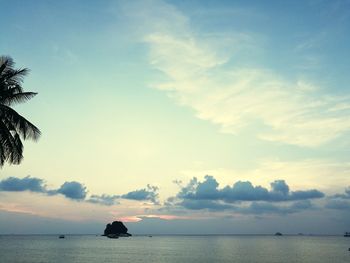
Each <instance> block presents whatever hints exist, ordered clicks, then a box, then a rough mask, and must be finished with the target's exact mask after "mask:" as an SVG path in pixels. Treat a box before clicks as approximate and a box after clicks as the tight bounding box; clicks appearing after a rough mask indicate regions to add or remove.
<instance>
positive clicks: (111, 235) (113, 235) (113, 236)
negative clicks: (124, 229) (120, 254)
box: [107, 234, 119, 239]
mask: <svg viewBox="0 0 350 263" xmlns="http://www.w3.org/2000/svg"><path fill="white" fill-rule="evenodd" d="M107 237H108V238H115V239H117V238H119V235H117V234H109V235H107Z"/></svg>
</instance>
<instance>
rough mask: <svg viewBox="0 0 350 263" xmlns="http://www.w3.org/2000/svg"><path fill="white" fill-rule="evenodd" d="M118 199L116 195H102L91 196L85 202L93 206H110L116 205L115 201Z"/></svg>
mask: <svg viewBox="0 0 350 263" xmlns="http://www.w3.org/2000/svg"><path fill="white" fill-rule="evenodd" d="M118 198H119V196H118V195H106V194H102V195H92V196H90V198H89V199H87V200H86V201H87V202H90V203H94V204H101V205H107V206H111V205H115V204H118V202H117V201H116V200H117V199H118Z"/></svg>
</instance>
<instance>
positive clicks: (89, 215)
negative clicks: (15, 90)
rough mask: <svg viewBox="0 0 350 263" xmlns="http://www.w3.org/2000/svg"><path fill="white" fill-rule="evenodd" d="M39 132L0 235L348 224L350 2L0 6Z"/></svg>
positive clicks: (12, 184) (345, 227)
mask: <svg viewBox="0 0 350 263" xmlns="http://www.w3.org/2000/svg"><path fill="white" fill-rule="evenodd" d="M0 10H1V14H2V15H1V16H0V32H1V41H0V54H1V55H9V56H11V57H12V58H13V59H14V61H15V62H16V66H17V67H20V68H22V67H27V68H29V69H30V74H29V75H28V76H27V77H26V78H25V80H24V83H23V87H24V89H25V90H27V91H35V92H38V95H37V96H36V97H35V98H34V99H32V100H31V101H29V102H28V103H25V104H21V105H17V106H16V107H15V109H16V110H17V111H18V112H19V113H21V114H22V115H23V116H25V117H26V118H28V119H30V120H31V121H32V122H33V123H34V124H36V125H37V126H38V127H39V128H40V129H41V131H42V136H41V138H40V140H39V141H38V142H31V141H26V142H25V148H24V160H23V162H22V163H21V164H20V165H5V166H4V167H3V168H1V169H0V233H5V234H8V233H15V234H23V233H24V234H33V233H35V234H45V233H101V232H102V231H103V229H104V226H105V225H106V224H107V223H108V222H112V221H114V220H122V221H123V222H125V223H126V225H127V227H128V228H129V231H130V232H131V233H136V234H186V233H190V234H253V233H257V234H269V233H275V232H277V231H280V232H283V233H290V234H293V233H294V234H295V233H301V232H302V233H312V234H342V233H343V232H345V231H349V230H350V177H349V175H350V174H349V173H350V158H349V156H350V155H349V151H350V150H349V145H350V140H349V139H350V133H349V131H350V117H349V116H350V115H349V114H350V95H349V94H350V93H349V84H348V83H349V80H350V79H349V74H348V70H349V67H350V61H349V59H348V58H349V56H350V48H349V47H350V34H349V28H350V1H347V0H341V1H324V0H308V1H277V0H276V1H253V0H252V1H224V0H221V1H214V0H213V1H211V0H207V1H200V0H187V1H182V0H178V1H170V0H169V1H165V0H144V1H138V0H136V1H117V0H115V1H108V0H106V1H90V0H89V1H82V0H75V1H65V0H63V1H50V0H47V1H40V0H38V1H19V0H18V1H17V0H15V1H5V0H0Z"/></svg>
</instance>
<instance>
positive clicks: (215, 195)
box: [164, 175, 324, 215]
mask: <svg viewBox="0 0 350 263" xmlns="http://www.w3.org/2000/svg"><path fill="white" fill-rule="evenodd" d="M177 182H178V181H177ZM178 184H179V186H180V187H181V189H180V191H179V192H178V194H177V195H176V196H173V197H170V198H168V199H167V201H166V202H165V204H164V207H165V210H169V211H174V212H175V211H176V212H177V213H179V211H180V212H181V208H184V209H188V210H203V209H205V210H208V211H214V212H215V211H232V212H234V213H238V214H256V215H257V214H280V215H285V214H290V213H297V212H301V211H303V210H310V209H313V208H314V206H313V204H312V203H311V201H310V200H311V199H317V198H322V197H324V194H323V193H322V192H320V191H318V190H316V189H312V190H305V191H301V190H299V191H290V188H289V186H288V185H287V184H286V182H285V181H284V180H276V181H274V182H272V183H271V184H270V185H271V189H267V188H265V187H262V186H254V185H253V184H252V183H251V182H249V181H246V182H242V181H238V182H236V183H234V184H233V185H232V186H229V185H227V186H225V187H223V188H219V183H218V182H217V181H216V179H215V178H214V177H213V176H208V175H207V176H205V177H204V180H203V181H199V180H198V179H197V178H195V177H194V178H192V179H191V180H190V182H189V183H188V184H187V185H185V186H181V184H180V183H179V182H178Z"/></svg>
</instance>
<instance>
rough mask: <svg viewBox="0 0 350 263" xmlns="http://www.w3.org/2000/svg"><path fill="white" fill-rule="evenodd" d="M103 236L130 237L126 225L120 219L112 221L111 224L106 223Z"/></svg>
mask: <svg viewBox="0 0 350 263" xmlns="http://www.w3.org/2000/svg"><path fill="white" fill-rule="evenodd" d="M103 236H106V237H109V238H119V237H130V236H131V234H129V233H128V229H127V227H126V226H125V225H124V224H123V222H121V221H114V222H113V223H112V224H107V225H106V229H105V231H104V234H103Z"/></svg>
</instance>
